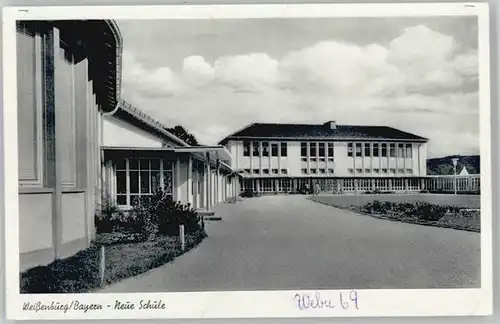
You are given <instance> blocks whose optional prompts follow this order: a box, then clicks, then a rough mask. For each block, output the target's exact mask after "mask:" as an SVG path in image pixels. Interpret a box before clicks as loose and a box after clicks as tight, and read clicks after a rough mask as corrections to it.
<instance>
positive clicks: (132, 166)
mask: <svg viewBox="0 0 500 324" xmlns="http://www.w3.org/2000/svg"><path fill="white" fill-rule="evenodd" d="M128 167H129V168H130V170H137V169H139V161H138V160H136V159H129V160H128Z"/></svg>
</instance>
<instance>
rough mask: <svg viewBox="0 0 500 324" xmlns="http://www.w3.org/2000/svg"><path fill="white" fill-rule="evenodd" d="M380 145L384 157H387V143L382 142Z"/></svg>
mask: <svg viewBox="0 0 500 324" xmlns="http://www.w3.org/2000/svg"><path fill="white" fill-rule="evenodd" d="M380 147H381V149H382V157H387V144H381V145H380Z"/></svg>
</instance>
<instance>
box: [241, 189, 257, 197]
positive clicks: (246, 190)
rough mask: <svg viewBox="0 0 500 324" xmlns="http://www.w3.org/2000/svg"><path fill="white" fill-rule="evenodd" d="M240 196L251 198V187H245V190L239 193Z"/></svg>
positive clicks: (252, 194)
mask: <svg viewBox="0 0 500 324" xmlns="http://www.w3.org/2000/svg"><path fill="white" fill-rule="evenodd" d="M240 196H241V197H244V198H252V197H255V193H254V192H253V190H252V189H245V191H243V192H242V193H241V194H240Z"/></svg>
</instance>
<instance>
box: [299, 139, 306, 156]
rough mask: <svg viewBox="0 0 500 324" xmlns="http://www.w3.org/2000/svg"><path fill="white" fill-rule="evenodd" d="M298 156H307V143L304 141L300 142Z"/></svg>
mask: <svg viewBox="0 0 500 324" xmlns="http://www.w3.org/2000/svg"><path fill="white" fill-rule="evenodd" d="M300 156H303V157H306V156H307V143H305V142H302V143H300Z"/></svg>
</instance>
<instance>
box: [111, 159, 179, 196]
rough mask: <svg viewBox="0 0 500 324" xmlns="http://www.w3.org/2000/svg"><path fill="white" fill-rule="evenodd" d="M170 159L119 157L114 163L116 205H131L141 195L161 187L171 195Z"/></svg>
mask: <svg viewBox="0 0 500 324" xmlns="http://www.w3.org/2000/svg"><path fill="white" fill-rule="evenodd" d="M172 172H173V165H172V162H171V161H168V160H161V159H121V160H119V161H117V163H116V201H117V204H118V205H132V204H133V203H134V201H135V200H136V199H137V198H139V197H141V196H148V195H152V194H153V193H155V192H156V191H157V190H159V189H160V188H162V189H163V190H164V191H165V193H166V194H167V195H169V196H172V181H173V180H172V179H173V177H172Z"/></svg>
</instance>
